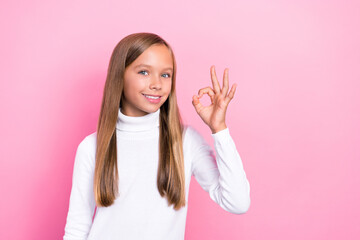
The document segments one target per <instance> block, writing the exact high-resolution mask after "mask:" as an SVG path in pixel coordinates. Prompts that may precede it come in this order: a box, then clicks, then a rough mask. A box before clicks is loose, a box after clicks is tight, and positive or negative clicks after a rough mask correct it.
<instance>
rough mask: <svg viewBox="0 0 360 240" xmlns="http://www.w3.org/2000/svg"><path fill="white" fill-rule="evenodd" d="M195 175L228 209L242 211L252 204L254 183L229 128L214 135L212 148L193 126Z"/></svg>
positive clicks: (216, 200) (225, 208) (214, 198)
mask: <svg viewBox="0 0 360 240" xmlns="http://www.w3.org/2000/svg"><path fill="white" fill-rule="evenodd" d="M190 131H191V134H192V137H193V140H192V144H191V145H192V146H191V147H192V175H193V176H194V177H195V179H196V180H197V182H198V183H199V184H200V186H201V187H202V188H203V189H204V190H205V191H206V192H208V193H209V195H210V198H211V199H212V200H213V201H215V202H216V203H217V204H218V205H219V206H220V207H221V208H223V209H224V210H226V211H228V212H231V213H234V214H242V213H245V212H247V211H248V209H249V207H250V184H249V181H248V180H247V177H246V173H245V171H244V168H243V164H242V160H241V158H240V155H239V153H238V151H237V149H236V145H235V143H234V141H233V139H232V137H231V136H230V132H229V129H228V128H226V129H223V130H221V131H219V132H217V133H214V134H211V136H212V138H213V140H214V147H215V152H216V158H215V156H214V152H213V150H212V148H211V147H210V146H209V145H208V144H207V142H206V141H205V140H204V138H203V137H202V136H201V135H200V134H199V133H198V132H197V131H196V130H195V129H193V128H190Z"/></svg>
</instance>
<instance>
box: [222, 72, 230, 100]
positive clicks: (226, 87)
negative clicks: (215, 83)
mask: <svg viewBox="0 0 360 240" xmlns="http://www.w3.org/2000/svg"><path fill="white" fill-rule="evenodd" d="M228 90H229V69H228V68H225V71H224V76H223V88H222V89H221V94H222V95H223V96H224V97H226V94H227V92H228Z"/></svg>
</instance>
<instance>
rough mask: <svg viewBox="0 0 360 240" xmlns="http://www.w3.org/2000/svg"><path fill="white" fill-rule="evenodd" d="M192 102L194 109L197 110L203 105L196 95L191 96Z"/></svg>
mask: <svg viewBox="0 0 360 240" xmlns="http://www.w3.org/2000/svg"><path fill="white" fill-rule="evenodd" d="M192 104H193V105H194V107H195V110H196V111H197V112H199V111H200V109H201V108H202V107H203V105H202V104H201V102H200V100H199V98H198V97H197V96H196V95H194V96H193V100H192Z"/></svg>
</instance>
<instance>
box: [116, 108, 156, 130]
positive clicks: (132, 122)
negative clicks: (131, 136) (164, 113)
mask: <svg viewBox="0 0 360 240" xmlns="http://www.w3.org/2000/svg"><path fill="white" fill-rule="evenodd" d="M159 119H160V108H159V109H158V110H157V111H156V112H153V113H148V114H146V115H144V116H141V117H131V116H127V115H125V114H123V113H122V112H121V108H119V111H118V119H117V122H116V129H118V130H121V131H128V132H142V131H148V130H153V129H156V128H157V127H159V125H160V123H159Z"/></svg>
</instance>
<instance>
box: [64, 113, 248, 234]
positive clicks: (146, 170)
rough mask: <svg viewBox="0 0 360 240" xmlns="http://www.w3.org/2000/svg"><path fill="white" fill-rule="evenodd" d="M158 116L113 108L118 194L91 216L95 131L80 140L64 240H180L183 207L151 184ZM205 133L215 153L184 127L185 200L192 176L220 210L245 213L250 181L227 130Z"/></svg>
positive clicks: (156, 145) (156, 163)
mask: <svg viewBox="0 0 360 240" xmlns="http://www.w3.org/2000/svg"><path fill="white" fill-rule="evenodd" d="M159 114H160V109H159V110H157V111H156V112H154V113H149V114H147V115H145V116H141V117H131V116H127V115H124V114H123V113H122V112H121V110H120V109H119V112H118V120H117V124H116V137H117V154H118V173H119V197H118V198H116V200H115V202H114V204H113V205H111V206H109V207H97V208H96V214H95V217H94V220H93V215H94V210H95V206H96V205H95V199H94V193H93V183H94V169H95V151H96V132H94V133H92V134H90V135H88V136H86V137H85V138H84V139H83V140H82V141H81V142H80V144H79V146H78V148H77V151H76V156H75V163H74V170H73V178H72V189H71V194H70V201H69V211H68V215H67V220H66V225H65V235H64V237H63V239H64V240H75V239H76V240H85V239H88V240H114V239H126V240H128V239H131V240H133V239H136V240H137V239H154V240H155V239H156V240H183V239H184V235H185V222H186V214H187V206H188V205H187V204H186V206H185V207H183V208H181V209H180V210H178V211H176V210H174V209H173V205H171V206H168V203H167V200H166V199H165V198H162V197H161V196H160V194H159V192H158V189H157V185H156V181H157V169H158V158H159V153H158V149H159V116H160V115H159ZM211 136H212V138H213V140H214V147H215V152H216V154H214V153H213V150H212V148H211V147H210V146H209V145H208V144H207V142H206V141H205V140H204V138H203V137H202V136H201V135H200V134H199V133H198V132H197V131H196V130H195V129H194V128H193V127H191V126H188V125H185V135H184V139H183V150H184V164H185V183H186V203H187V201H188V193H189V185H190V180H191V176H192V175H193V176H194V177H195V179H196V180H197V182H198V183H199V184H200V186H201V187H202V188H203V189H204V190H205V191H206V192H208V193H209V196H210V198H211V199H212V200H213V201H215V202H216V203H217V204H218V205H219V206H220V207H221V208H223V209H224V210H226V211H228V212H231V213H234V214H242V213H245V212H246V211H247V210H248V208H249V206H250V185H249V182H248V180H247V178H246V174H245V171H244V169H243V164H242V161H241V158H240V155H239V153H238V151H237V149H236V146H235V143H234V141H233V139H232V138H231V136H230V133H229V129H228V128H226V129H224V130H221V131H219V132H217V133H214V134H211Z"/></svg>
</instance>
